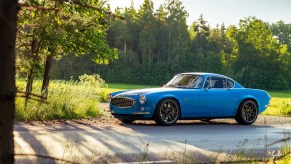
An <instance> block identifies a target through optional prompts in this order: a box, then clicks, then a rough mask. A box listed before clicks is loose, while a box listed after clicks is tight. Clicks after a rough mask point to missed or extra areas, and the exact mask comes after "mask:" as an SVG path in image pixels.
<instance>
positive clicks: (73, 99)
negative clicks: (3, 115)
mask: <svg viewBox="0 0 291 164" xmlns="http://www.w3.org/2000/svg"><path fill="white" fill-rule="evenodd" d="M24 88H25V82H24V81H22V80H18V81H17V89H18V90H22V91H23V90H24ZM40 91H41V81H35V82H34V85H33V93H40ZM100 94H101V93H100V89H99V87H97V86H95V85H90V84H88V83H79V82H76V81H51V82H50V86H49V94H48V99H47V103H41V102H38V101H35V100H29V101H28V104H27V107H26V108H25V99H24V98H21V97H17V98H16V119H17V120H20V121H23V120H51V119H73V118H92V117H99V116H100V112H99V109H98V104H99V102H100V98H101V95H100Z"/></svg>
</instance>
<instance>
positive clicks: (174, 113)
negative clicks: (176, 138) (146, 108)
mask: <svg viewBox="0 0 291 164" xmlns="http://www.w3.org/2000/svg"><path fill="white" fill-rule="evenodd" d="M179 117H180V106H179V104H178V102H177V101H176V100H174V99H171V98H166V99H163V100H161V101H160V102H159V104H158V105H157V108H156V110H155V115H154V119H155V121H156V123H157V124H159V125H165V126H169V125H173V124H175V123H176V122H177V120H178V118H179Z"/></svg>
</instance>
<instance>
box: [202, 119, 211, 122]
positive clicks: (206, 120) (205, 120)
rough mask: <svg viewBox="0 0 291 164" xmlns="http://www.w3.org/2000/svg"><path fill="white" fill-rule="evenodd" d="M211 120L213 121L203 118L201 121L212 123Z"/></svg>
mask: <svg viewBox="0 0 291 164" xmlns="http://www.w3.org/2000/svg"><path fill="white" fill-rule="evenodd" d="M210 120H211V118H203V119H201V120H200V121H202V122H210Z"/></svg>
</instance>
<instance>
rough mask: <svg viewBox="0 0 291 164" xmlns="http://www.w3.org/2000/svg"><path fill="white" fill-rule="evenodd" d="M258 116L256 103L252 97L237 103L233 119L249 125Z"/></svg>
mask: <svg viewBox="0 0 291 164" xmlns="http://www.w3.org/2000/svg"><path fill="white" fill-rule="evenodd" d="M257 118H258V104H257V103H256V102H255V101H254V100H252V99H246V100H244V101H242V102H241V103H240V105H239V108H238V111H237V114H236V117H235V120H236V122H237V123H239V124H242V125H251V124H253V123H254V122H255V121H256V119H257Z"/></svg>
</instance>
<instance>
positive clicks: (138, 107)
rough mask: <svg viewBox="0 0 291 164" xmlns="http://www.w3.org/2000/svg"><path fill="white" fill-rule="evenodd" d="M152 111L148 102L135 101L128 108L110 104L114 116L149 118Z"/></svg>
mask: <svg viewBox="0 0 291 164" xmlns="http://www.w3.org/2000/svg"><path fill="white" fill-rule="evenodd" d="M153 111H154V110H153V107H151V106H150V105H149V104H139V103H135V104H134V105H133V106H132V107H129V108H120V107H117V106H114V105H112V104H110V112H111V114H112V115H113V116H114V117H115V118H122V119H136V120H138V119H141V120H143V119H151V118H152V114H153Z"/></svg>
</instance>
